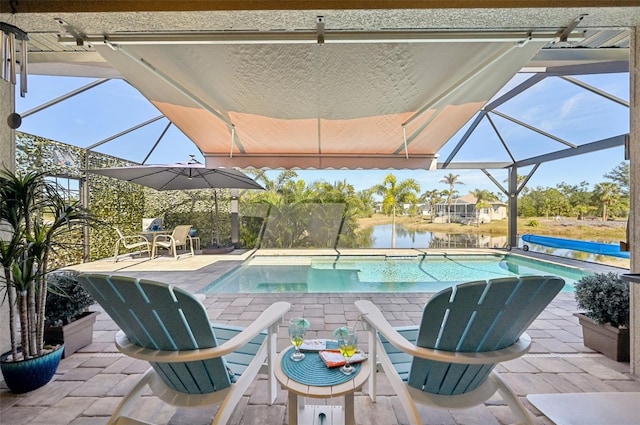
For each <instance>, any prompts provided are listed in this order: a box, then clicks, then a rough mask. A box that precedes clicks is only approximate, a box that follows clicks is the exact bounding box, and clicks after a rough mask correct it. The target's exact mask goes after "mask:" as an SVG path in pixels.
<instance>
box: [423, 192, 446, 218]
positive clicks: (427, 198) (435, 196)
mask: <svg viewBox="0 0 640 425" xmlns="http://www.w3.org/2000/svg"><path fill="white" fill-rule="evenodd" d="M441 201H442V192H440V191H439V190H437V189H433V190H428V191H426V192H424V193H423V194H422V195H421V196H420V202H425V203H427V204H429V209H430V210H431V222H432V223H433V217H434V215H435V209H436V205H437V204H438V203H439V202H441Z"/></svg>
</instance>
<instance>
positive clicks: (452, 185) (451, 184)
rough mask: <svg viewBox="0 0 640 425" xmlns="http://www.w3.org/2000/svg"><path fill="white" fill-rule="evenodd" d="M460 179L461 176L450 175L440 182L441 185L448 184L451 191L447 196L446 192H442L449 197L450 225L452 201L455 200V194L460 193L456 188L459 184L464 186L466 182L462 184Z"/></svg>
mask: <svg viewBox="0 0 640 425" xmlns="http://www.w3.org/2000/svg"><path fill="white" fill-rule="evenodd" d="M459 177H460V174H453V173H449V174H447V175H446V176H444V177H443V178H442V179H441V180H440V183H446V184H448V185H449V191H448V192H446V194H445V191H442V193H443V194H445V195H446V197H447V210H448V212H449V223H451V200H452V199H453V194H454V193H458V191H457V190H455V187H456V185H457V184H464V182H461V181H460V180H458V178H459Z"/></svg>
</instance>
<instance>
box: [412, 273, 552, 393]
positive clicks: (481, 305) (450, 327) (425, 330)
mask: <svg viewBox="0 0 640 425" xmlns="http://www.w3.org/2000/svg"><path fill="white" fill-rule="evenodd" d="M563 286H564V281H563V280H562V279H560V278H557V277H552V276H524V277H520V278H517V277H514V278H500V279H493V280H489V281H478V282H468V283H464V284H460V285H457V286H455V287H452V288H448V289H445V290H443V291H441V292H439V293H438V294H436V295H434V296H433V298H431V299H430V300H429V302H428V303H427V305H426V306H425V309H424V312H423V316H422V322H421V324H420V328H419V331H418V335H417V340H415V341H416V342H415V343H416V345H417V346H420V347H425V348H433V349H438V350H444V351H457V352H486V351H494V350H500V349H502V348H505V347H508V346H510V345H512V344H513V343H514V342H515V341H517V340H518V338H519V337H520V335H522V334H523V333H524V332H525V330H526V329H527V328H528V327H529V325H531V323H532V322H533V321H534V320H535V319H536V317H538V315H539V314H540V313H541V312H542V311H543V310H544V309H545V307H546V306H547V305H548V304H549V303H550V302H551V301H552V300H553V298H554V297H555V296H556V295H557V294H558V292H559V291H560V290H561V289H562V287H563ZM494 367H495V364H484V365H468V364H451V363H443V362H437V361H432V360H425V359H414V360H413V362H412V364H411V368H410V371H409V376H408V381H407V383H408V384H409V385H410V386H412V387H414V388H418V389H421V390H423V391H426V392H429V393H433V394H443V395H454V394H464V393H467V392H469V391H471V390H473V389H475V388H477V387H478V386H479V385H480V384H482V383H483V382H484V380H485V379H486V378H487V377H488V375H489V373H490V372H491V371H492V370H493V368H494Z"/></svg>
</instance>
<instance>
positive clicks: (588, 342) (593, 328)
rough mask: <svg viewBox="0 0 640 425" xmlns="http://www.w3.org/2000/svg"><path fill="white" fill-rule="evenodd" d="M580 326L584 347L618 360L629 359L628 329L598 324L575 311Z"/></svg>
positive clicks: (626, 360)
mask: <svg viewBox="0 0 640 425" xmlns="http://www.w3.org/2000/svg"><path fill="white" fill-rule="evenodd" d="M574 316H576V317H577V318H578V321H579V322H580V325H581V326H582V338H583V340H584V345H585V347H589V348H591V349H592V350H596V351H598V352H599V353H602V354H604V355H605V356H607V357H609V358H610V359H612V360H616V361H618V362H628V361H629V329H619V328H616V327H614V326H611V325H599V324H597V323H596V322H594V321H593V320H592V319H590V318H589V317H587V316H585V315H584V314H581V313H575V314H574Z"/></svg>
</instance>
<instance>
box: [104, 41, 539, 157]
mask: <svg viewBox="0 0 640 425" xmlns="http://www.w3.org/2000/svg"><path fill="white" fill-rule="evenodd" d="M545 42H546V40H534V41H529V42H528V43H524V44H521V43H514V42H513V41H466V42H463V41H448V42H424V43H402V42H376V43H373V42H372V43H366V42H359V43H340V44H324V45H320V44H303V43H300V44H295V43H291V44H287V43H279V44H268V43H264V44H233V43H230V44H132V45H122V46H115V49H114V48H113V47H114V46H109V45H107V44H104V45H97V44H96V45H95V48H96V50H97V51H98V52H99V53H100V54H101V55H102V56H103V57H104V58H105V59H106V60H107V61H108V62H110V63H111V65H113V66H114V67H115V68H116V69H117V70H118V71H119V72H120V73H121V74H122V75H123V76H124V78H125V79H126V80H128V81H129V82H130V83H131V84H132V85H133V86H135V87H136V88H137V89H138V90H140V92H141V93H142V94H143V95H144V96H145V97H147V98H148V99H149V100H150V101H151V102H152V103H153V104H154V105H155V106H156V107H157V108H158V109H159V110H160V111H161V112H162V113H163V114H165V115H166V116H167V117H168V118H169V119H170V120H171V121H172V122H173V123H174V124H175V125H176V126H177V127H179V128H180V129H181V130H182V131H183V132H184V133H185V134H186V135H187V136H188V137H189V138H190V139H191V140H193V142H194V143H195V144H196V145H197V146H198V147H199V149H200V150H201V151H202V152H203V154H204V156H205V160H206V165H207V166H208V167H218V166H223V167H239V168H287V169H291V168H302V169H307V168H316V169H326V168H336V169H337V168H347V169H358V168H367V169H372V168H379V169H403V168H407V169H434V168H435V165H436V158H437V153H438V150H439V149H440V148H441V147H442V146H443V145H444V144H445V143H446V142H447V141H448V140H449V139H450V138H451V137H452V136H453V135H454V134H455V133H456V132H457V131H458V130H459V129H460V128H461V127H462V126H463V125H464V124H465V123H466V122H467V121H468V120H469V119H470V118H472V117H473V116H474V115H475V114H476V112H477V111H478V110H480V108H481V107H482V106H483V105H484V104H485V103H486V102H487V101H488V100H489V99H490V98H491V97H492V96H493V95H494V94H495V93H496V92H497V91H498V90H499V89H500V88H501V87H503V86H504V85H505V84H506V83H507V82H508V81H509V79H510V78H511V77H512V76H513V75H515V74H516V73H517V72H518V70H520V68H521V67H522V66H523V65H524V64H525V63H526V62H527V61H528V60H529V59H530V58H531V57H532V56H533V55H534V54H535V53H536V52H538V50H539V49H540V48H541V47H542V46H543V45H544V43H545Z"/></svg>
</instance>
